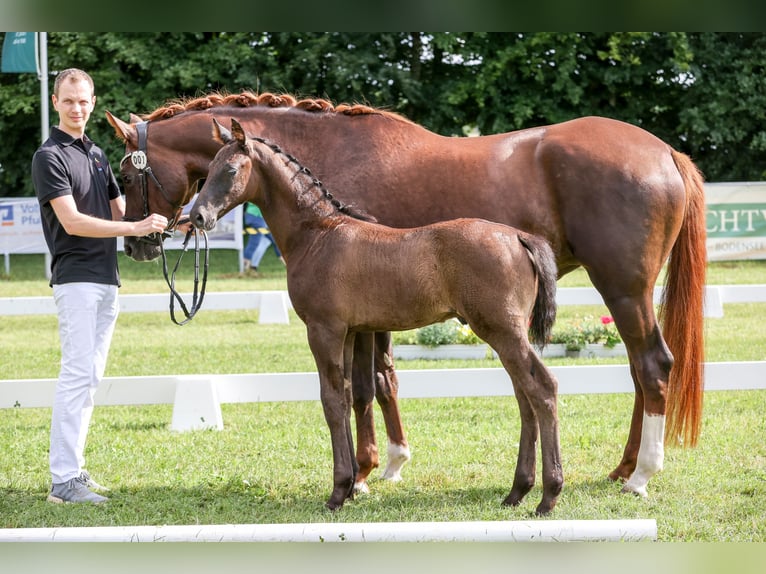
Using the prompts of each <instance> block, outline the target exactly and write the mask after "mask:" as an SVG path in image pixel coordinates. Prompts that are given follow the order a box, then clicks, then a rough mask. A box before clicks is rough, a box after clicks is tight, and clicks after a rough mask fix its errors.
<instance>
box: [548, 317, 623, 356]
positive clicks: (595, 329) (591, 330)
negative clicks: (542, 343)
mask: <svg viewBox="0 0 766 574" xmlns="http://www.w3.org/2000/svg"><path fill="white" fill-rule="evenodd" d="M549 342H550V343H552V344H560V345H566V350H567V351H580V350H582V349H584V348H585V346H586V345H604V346H605V347H608V348H610V349H612V348H614V346H615V345H617V344H618V343H622V338H621V337H620V334H619V333H618V332H617V327H616V326H615V324H614V320H613V319H612V318H611V317H609V316H606V315H602V316H601V317H599V318H598V319H597V318H595V317H594V316H592V315H585V316H584V317H581V316H579V315H575V316H574V317H573V318H570V319H568V320H564V321H556V324H555V325H554V326H553V332H552V333H551V339H550V341H549Z"/></svg>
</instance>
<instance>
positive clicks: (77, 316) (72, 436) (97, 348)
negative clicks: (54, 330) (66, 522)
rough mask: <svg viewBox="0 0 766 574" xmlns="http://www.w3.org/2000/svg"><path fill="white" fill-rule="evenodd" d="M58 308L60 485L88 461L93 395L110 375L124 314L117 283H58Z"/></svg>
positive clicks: (54, 438) (53, 445)
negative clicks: (120, 316)
mask: <svg viewBox="0 0 766 574" xmlns="http://www.w3.org/2000/svg"><path fill="white" fill-rule="evenodd" d="M53 298H54V300H55V301H56V307H57V308H58V319H59V338H60V342H61V370H60V372H59V378H58V382H57V383H56V395H55V397H54V400H53V412H52V416H51V435H50V471H51V478H52V480H53V482H54V483H60V482H67V481H69V480H71V479H72V478H75V477H77V476H79V475H80V472H82V469H83V467H84V465H85V457H84V451H85V439H86V438H87V436H88V427H89V426H90V419H91V415H92V414H93V396H94V395H95V393H96V389H97V388H98V384H99V383H100V382H101V379H102V378H103V376H104V370H105V369H106V358H107V355H108V354H109V345H110V344H111V342H112V334H113V333H114V326H115V323H116V322H117V315H118V314H119V299H118V297H117V286H116V285H102V284H99V283H65V284H63V285H54V286H53Z"/></svg>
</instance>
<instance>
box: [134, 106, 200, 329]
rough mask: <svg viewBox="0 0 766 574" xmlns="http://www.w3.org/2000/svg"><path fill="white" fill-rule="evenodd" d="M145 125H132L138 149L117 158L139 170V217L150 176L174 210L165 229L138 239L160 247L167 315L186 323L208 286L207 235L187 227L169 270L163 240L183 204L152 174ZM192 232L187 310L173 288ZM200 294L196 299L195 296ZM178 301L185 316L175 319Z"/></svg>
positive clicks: (146, 212)
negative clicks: (190, 290) (191, 281)
mask: <svg viewBox="0 0 766 574" xmlns="http://www.w3.org/2000/svg"><path fill="white" fill-rule="evenodd" d="M147 126H148V122H145V121H144V122H139V123H137V124H135V128H136V132H137V133H138V149H137V150H136V151H134V152H131V153H129V154H127V155H125V157H123V158H122V160H121V161H120V168H122V165H123V164H124V163H125V161H126V160H128V159H130V162H131V164H133V167H135V168H136V170H138V180H139V184H140V187H141V199H142V200H143V203H144V205H143V217H142V219H146V218H147V217H149V215H150V211H149V183H148V179H149V178H151V180H152V181H153V182H154V185H155V186H156V187H157V189H159V190H160V193H161V194H162V197H163V199H164V200H165V201H166V202H167V203H168V205H170V207H171V210H172V212H173V216H172V217H171V218H170V219H169V220H168V225H167V227H166V228H165V230H164V231H163V232H162V233H157V232H155V233H151V234H149V235H146V236H144V237H139V238H138V240H139V241H142V242H145V243H149V244H150V245H156V246H159V248H160V253H161V254H162V274H163V275H164V276H165V283H167V285H168V288H169V289H170V318H171V320H172V321H173V322H174V323H175V324H176V325H185V324H186V323H188V322H189V321H191V320H192V318H193V317H194V315H196V313H197V311H199V309H200V307H201V306H202V300H203V299H204V297H205V286H206V285H207V272H208V261H209V257H210V246H209V244H208V238H207V233H206V232H205V230H204V229H199V230H196V231H195V229H194V228H193V227H192V228H190V229H189V231H187V232H186V237H185V238H184V241H183V244H182V246H181V254H180V255H179V256H178V261H176V264H175V267H173V273H172V274H169V273H168V264H167V257H166V255H165V246H164V240H165V239H167V238H168V237H172V236H173V231H175V229H176V226H177V225H178V224H179V223H180V217H179V215H180V214H181V208H182V207H183V199H182V200H181V204H180V205H176V203H175V202H174V201H173V200H172V199H171V198H170V197H168V194H167V192H166V191H165V188H164V187H162V184H161V183H160V181H159V180H158V179H157V176H155V175H154V172H153V171H152V168H151V166H149V160H148V158H147V152H146V149H147V147H146V139H147ZM123 221H140V220H139V219H137V218H134V217H123ZM192 235H194V293H193V296H192V306H191V310H189V309H187V307H186V304H185V303H184V301H183V298H182V297H181V295H180V294H179V293H178V291H176V289H175V282H176V271H178V267H179V266H180V264H181V259H182V258H183V256H184V253H186V249H187V246H188V244H189V239H190V238H191V236H192ZM200 235H202V237H203V239H204V240H205V247H204V249H205V263H204V265H205V267H204V271H203V274H202V288H201V289H199V288H198V287H199V259H200V258H199V252H200V244H199V236H200ZM198 295H199V299H198ZM176 300H177V301H178V302H179V304H180V305H181V309H182V311H183V313H184V315H185V316H186V319H184V320H183V321H180V322H179V321H178V320H176V316H175V308H174V302H175V301H176Z"/></svg>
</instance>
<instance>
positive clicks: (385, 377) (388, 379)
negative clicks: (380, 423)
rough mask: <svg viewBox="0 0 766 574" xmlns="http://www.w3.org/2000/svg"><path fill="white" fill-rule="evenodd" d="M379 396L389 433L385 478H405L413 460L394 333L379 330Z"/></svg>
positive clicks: (376, 368) (377, 379) (376, 387)
mask: <svg viewBox="0 0 766 574" xmlns="http://www.w3.org/2000/svg"><path fill="white" fill-rule="evenodd" d="M375 397H376V398H377V400H378V405H380V410H381V411H382V412H383V420H384V421H385V423H386V433H387V434H388V451H387V454H388V458H387V461H386V468H385V470H384V471H383V474H382V475H381V478H383V479H386V480H391V481H399V480H401V479H402V467H403V466H404V465H405V464H407V462H408V461H409V460H410V447H409V445H408V444H407V438H406V437H405V435H404V427H403V426H402V417H401V414H400V413H399V379H398V378H397V376H396V371H395V370H394V350H393V346H392V343H391V333H389V332H384V333H375Z"/></svg>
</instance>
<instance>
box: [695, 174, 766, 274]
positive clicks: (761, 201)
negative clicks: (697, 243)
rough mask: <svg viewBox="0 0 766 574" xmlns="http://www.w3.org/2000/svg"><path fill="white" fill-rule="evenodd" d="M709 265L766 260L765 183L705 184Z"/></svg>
mask: <svg viewBox="0 0 766 574" xmlns="http://www.w3.org/2000/svg"><path fill="white" fill-rule="evenodd" d="M705 202H706V204H707V257H708V261H726V260H738V259H766V182H745V183H708V184H705Z"/></svg>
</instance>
